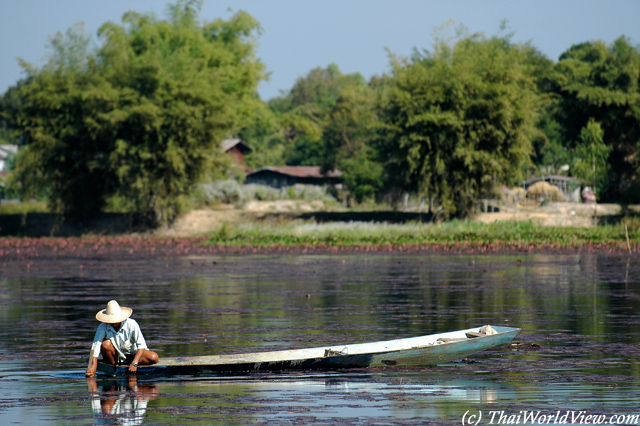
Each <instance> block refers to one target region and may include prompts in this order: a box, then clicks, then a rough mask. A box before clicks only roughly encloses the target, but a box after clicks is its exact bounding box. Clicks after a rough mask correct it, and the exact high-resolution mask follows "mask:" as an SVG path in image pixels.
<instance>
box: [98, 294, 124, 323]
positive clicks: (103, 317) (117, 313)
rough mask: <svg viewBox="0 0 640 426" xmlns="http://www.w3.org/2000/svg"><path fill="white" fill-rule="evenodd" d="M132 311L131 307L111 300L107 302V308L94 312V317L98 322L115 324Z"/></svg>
mask: <svg viewBox="0 0 640 426" xmlns="http://www.w3.org/2000/svg"><path fill="white" fill-rule="evenodd" d="M132 312H133V309H131V308H125V307H124V306H120V305H118V302H116V301H115V300H112V301H110V302H109V303H107V309H103V310H101V311H100V312H98V313H97V314H96V319H97V320H98V321H100V322H106V323H109V324H115V323H118V322H122V321H124V320H126V319H127V318H129V317H130V316H131V313H132Z"/></svg>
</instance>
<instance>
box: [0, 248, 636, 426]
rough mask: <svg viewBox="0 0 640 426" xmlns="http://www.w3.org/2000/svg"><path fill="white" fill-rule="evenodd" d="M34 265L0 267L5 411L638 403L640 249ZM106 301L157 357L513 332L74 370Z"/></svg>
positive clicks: (380, 419)
mask: <svg viewBox="0 0 640 426" xmlns="http://www.w3.org/2000/svg"><path fill="white" fill-rule="evenodd" d="M31 262H32V263H33V264H31V265H30V266H29V267H27V266H26V262H20V261H14V262H7V263H5V264H4V265H3V271H2V272H3V273H2V275H0V323H1V324H2V327H0V423H1V424H11V423H14V424H60V425H74V424H92V423H97V424H105V423H106V424H109V423H111V424H146V423H149V424H185V423H189V424H262V423H270V424H271V423H273V424H307V423H311V424H367V423H375V424H419V423H425V422H437V423H450V424H454V423H455V424H460V423H461V422H462V419H463V416H464V415H465V414H467V415H478V414H479V413H482V415H483V416H484V417H483V421H482V424H489V421H488V418H487V416H491V415H492V414H491V412H493V413H494V414H493V415H494V416H498V414H496V413H502V414H500V415H504V416H508V415H517V414H518V413H519V412H526V413H529V412H532V413H533V412H538V414H539V415H543V416H551V415H554V416H555V415H564V414H565V413H569V412H571V413H573V414H574V415H576V414H575V413H578V412H579V411H580V410H582V411H584V412H585V413H586V414H594V415H595V414H599V415H600V414H601V415H607V416H613V415H625V416H633V415H634V414H640V412H639V411H638V407H637V401H638V399H639V397H640V391H639V390H638V389H640V388H639V387H638V385H639V384H640V356H639V355H640V349H639V347H640V346H639V343H640V313H639V312H640V282H639V281H638V277H640V262H639V259H637V258H633V257H632V258H629V257H626V256H606V255H584V254H581V255H554V256H545V255H529V256H500V255H493V256H472V255H465V256H457V255H456V256H453V255H428V256H425V255H416V254H412V255H380V254H376V255H335V256H332V255H256V256H201V257H182V258H151V259H149V258H144V259H140V258H135V257H132V258H129V259H126V258H125V259H122V258H119V259H111V258H108V257H107V258H103V259H87V258H83V257H82V256H78V257H75V258H68V257H67V258H59V259H47V260H33V261H31ZM112 298H115V299H118V300H119V301H120V302H121V304H122V305H124V306H131V307H132V308H133V309H134V314H133V317H134V318H135V319H136V320H137V321H138V322H139V323H140V324H141V326H142V330H143V332H144V334H145V338H146V340H147V342H148V343H149V345H150V346H151V349H153V350H155V351H157V352H158V353H159V354H160V356H185V355H208V354H221V353H233V352H250V351H263V350H272V349H276V350H277V349H289V348H299V347H311V346H314V347H315V346H321V345H325V344H326V345H333V344H336V343H358V342H365V341H377V340H385V339H389V338H398V337H409V336H416V335H422V334H430V333H434V332H441V331H449V330H455V329H460V328H469V327H472V326H477V325H483V324H495V325H503V324H506V325H511V326H517V327H522V328H523V332H522V333H521V335H520V336H518V338H517V341H515V342H513V344H511V345H508V346H505V347H498V348H494V349H491V350H488V351H485V352H482V353H479V354H477V355H474V356H473V357H471V358H470V359H465V360H460V361H457V362H454V363H450V364H446V365H443V366H437V367H432V368H420V369H398V368H387V369H369V370H354V371H348V372H339V373H338V372H308V371H307V372H288V373H277V374H276V373H271V374H270V373H265V374H259V375H246V376H233V377H211V376H190V377H173V378H163V379H162V380H159V379H157V378H156V379H153V380H150V379H143V378H135V377H132V378H127V379H124V380H122V379H121V380H115V379H105V378H100V379H97V380H93V379H85V378H84V374H83V372H84V370H82V368H84V366H86V360H87V355H88V348H89V345H90V342H91V339H92V337H93V333H94V332H95V328H96V326H97V322H96V321H95V320H94V319H93V317H94V315H95V312H97V311H98V310H100V309H102V308H103V307H104V304H105V302H106V301H107V300H109V299H112ZM474 413H475V414H474ZM558 413H560V414H558ZM494 420H495V419H494ZM513 420H515V418H514V419H513ZM574 420H576V419H574ZM578 420H579V419H578ZM616 420H618V419H616ZM623 420H624V422H626V423H627V424H636V423H638V421H635V422H633V420H634V418H633V417H628V418H627V417H625V418H623ZM530 423H531V422H530ZM538 423H539V422H538ZM493 424H496V423H495V422H494V423H493ZM520 424H523V422H521V423H520Z"/></svg>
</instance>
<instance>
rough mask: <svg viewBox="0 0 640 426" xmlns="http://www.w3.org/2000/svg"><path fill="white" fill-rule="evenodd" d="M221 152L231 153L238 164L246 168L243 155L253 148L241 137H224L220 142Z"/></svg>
mask: <svg viewBox="0 0 640 426" xmlns="http://www.w3.org/2000/svg"><path fill="white" fill-rule="evenodd" d="M220 146H221V148H222V152H226V153H227V154H230V155H232V156H233V157H234V158H235V159H236V161H237V163H238V164H240V166H242V167H243V168H245V169H246V166H245V165H244V156H245V155H247V154H248V153H250V152H251V151H253V148H251V146H250V145H249V144H248V143H246V142H245V141H243V140H242V139H225V140H223V141H222V142H221V143H220Z"/></svg>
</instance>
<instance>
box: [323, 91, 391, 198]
mask: <svg viewBox="0 0 640 426" xmlns="http://www.w3.org/2000/svg"><path fill="white" fill-rule="evenodd" d="M375 96H376V93H375V92H374V91H373V90H372V89H370V88H369V86H367V85H357V86H351V87H347V88H344V89H342V90H341V92H340V95H339V96H338V98H337V101H336V104H335V105H334V106H333V107H332V108H331V111H330V113H329V115H328V118H327V121H326V124H325V127H324V130H323V140H324V143H325V152H326V155H325V157H324V159H323V162H322V166H323V169H324V170H332V169H339V170H340V171H341V172H342V175H343V180H344V183H345V184H346V187H347V189H348V190H349V192H350V193H351V194H352V195H353V197H354V198H355V200H356V201H357V202H362V201H364V200H366V199H370V198H372V197H374V196H375V195H376V193H377V192H378V191H379V190H380V189H381V188H382V185H383V183H384V182H383V179H384V176H383V175H384V170H383V167H382V162H381V161H380V159H379V153H378V150H377V142H378V134H379V130H380V127H381V124H380V120H379V117H378V111H377V103H376V97H375Z"/></svg>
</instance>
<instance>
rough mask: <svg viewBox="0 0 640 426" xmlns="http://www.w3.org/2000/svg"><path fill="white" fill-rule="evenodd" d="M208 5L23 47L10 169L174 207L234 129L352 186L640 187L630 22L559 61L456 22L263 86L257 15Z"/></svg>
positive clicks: (259, 159)
mask: <svg viewBox="0 0 640 426" xmlns="http://www.w3.org/2000/svg"><path fill="white" fill-rule="evenodd" d="M199 5H200V2H199V1H198V0H180V1H178V3H176V4H175V5H174V6H172V7H171V8H170V12H169V15H168V17H167V19H166V20H159V19H157V18H155V17H153V16H151V15H141V14H138V13H135V12H129V13H127V14H125V16H124V17H123V19H122V24H121V25H117V24H114V23H110V22H109V23H106V24H105V25H103V27H102V28H101V29H100V31H99V36H100V43H99V44H98V47H97V48H91V46H92V44H91V39H90V37H89V36H88V35H86V34H85V33H84V31H83V29H82V27H80V26H76V27H73V28H71V29H69V30H68V31H67V33H66V35H62V34H58V35H57V36H56V37H54V38H53V39H52V40H51V55H50V57H49V60H48V62H47V63H46V64H45V65H44V66H43V67H41V68H36V67H32V66H29V65H28V64H23V66H24V67H25V69H26V70H27V75H28V76H27V78H26V79H24V80H22V81H20V82H19V83H18V84H17V85H16V86H14V87H12V88H11V89H10V90H9V91H7V93H5V94H4V96H3V97H2V99H0V110H1V112H2V114H1V116H2V118H1V119H0V141H7V140H9V141H15V140H21V141H22V143H23V144H24V147H23V148H22V149H21V152H20V155H19V156H18V159H17V162H16V164H15V171H14V173H13V175H12V178H11V180H10V182H9V183H10V185H11V186H12V187H13V188H14V189H15V188H19V189H20V191H21V192H22V194H23V197H36V198H38V197H40V198H41V197H42V196H47V197H48V199H49V205H50V206H51V207H52V208H53V209H57V210H60V211H64V212H66V213H68V214H73V215H80V216H88V215H92V214H94V213H96V212H99V211H102V210H104V209H105V206H106V205H107V204H108V203H112V204H113V203H114V202H118V203H119V204H120V206H121V208H123V209H125V210H129V211H134V210H135V211H142V212H146V213H147V214H148V215H149V216H150V217H152V218H155V220H157V221H158V222H166V221H170V220H172V219H173V218H174V217H175V216H176V215H177V214H178V213H179V212H180V210H181V208H182V206H183V204H184V203H185V202H186V199H187V198H188V197H189V196H191V195H193V194H194V193H195V194H197V188H202V186H201V185H200V186H199V185H198V184H200V183H203V182H207V181H208V182H211V181H213V180H215V179H218V178H221V177H227V175H228V174H227V173H226V172H227V170H228V167H229V161H228V157H227V156H224V155H222V154H221V153H220V150H219V145H218V144H219V142H220V141H221V140H222V139H224V138H226V137H240V138H242V139H244V140H245V141H247V142H248V143H249V144H250V145H251V146H252V147H253V148H254V151H253V152H252V153H251V154H250V155H248V156H247V157H246V158H245V164H246V165H247V166H249V167H250V168H254V169H255V168H259V167H263V166H278V165H314V166H321V167H322V169H323V170H324V171H329V170H334V169H339V170H341V171H342V173H343V185H344V190H343V191H342V192H341V193H340V194H338V195H339V197H346V198H347V199H348V200H350V201H353V202H363V201H366V200H370V199H374V198H377V199H381V198H383V197H384V198H385V199H387V200H394V199H398V198H399V195H400V194H402V193H411V194H414V195H417V196H418V197H419V198H422V199H423V200H427V201H428V205H429V208H431V209H433V210H434V211H436V212H440V213H441V214H442V215H443V216H445V217H451V216H466V215H468V214H470V213H471V212H472V211H473V210H474V209H475V208H476V206H477V204H478V199H479V198H483V197H488V196H492V195H493V194H495V193H496V191H497V189H498V188H500V187H501V186H502V185H508V186H519V183H520V181H521V179H522V178H527V177H531V176H539V175H545V174H560V173H564V174H568V175H570V176H574V177H577V178H580V179H582V180H583V181H584V183H585V185H589V186H594V187H595V189H596V194H597V196H598V199H599V200H604V201H628V202H637V197H638V195H640V183H639V182H638V178H637V176H638V168H639V167H640V163H639V162H638V161H639V160H638V154H639V153H638V150H639V149H640V92H639V84H640V52H639V50H638V48H637V47H635V46H633V45H632V44H631V42H630V41H629V40H627V39H626V38H624V37H620V38H619V39H617V40H616V41H615V42H614V43H612V44H611V45H607V44H605V43H603V42H599V41H593V42H587V43H582V44H579V45H576V46H572V47H570V48H569V49H568V50H567V51H566V52H565V53H564V54H563V55H562V56H561V57H560V58H559V60H558V61H557V62H554V61H552V60H550V59H548V58H546V57H545V56H544V55H542V54H541V53H540V52H538V51H537V50H536V49H535V48H534V47H532V46H531V45H529V44H515V43H513V42H512V41H511V38H510V36H509V35H506V36H492V37H487V36H484V35H482V34H468V33H467V32H466V30H464V28H463V27H459V28H458V31H457V33H456V35H455V36H454V37H449V36H447V34H444V37H440V38H438V39H436V40H435V43H434V45H433V47H432V49H431V50H423V51H418V50H416V51H415V53H414V55H413V56H412V57H410V58H399V57H396V56H395V55H394V54H393V53H391V55H390V56H391V60H390V65H391V71H390V73H389V74H387V75H383V76H376V77H373V78H372V79H371V80H370V81H366V80H365V78H364V77H363V76H362V75H360V74H359V73H353V74H344V73H342V72H341V71H340V69H339V68H338V66H337V65H335V64H331V65H329V66H327V67H326V68H322V67H318V68H315V69H312V70H311V71H310V72H309V73H308V74H307V75H306V76H304V77H301V78H300V79H298V80H297V81H296V83H295V84H294V86H293V87H292V88H291V90H290V91H288V92H286V93H282V94H281V96H278V97H276V98H274V99H271V100H269V101H268V102H263V101H262V100H260V99H259V98H258V96H257V94H256V88H257V85H258V83H259V82H260V81H261V80H262V79H264V78H265V68H264V65H263V64H262V63H260V61H258V60H257V59H256V58H255V49H256V45H255V38H254V36H255V34H256V33H258V32H259V31H260V27H259V25H258V23H257V22H256V21H255V20H254V19H253V18H252V17H251V16H249V15H247V14H246V13H243V12H239V13H236V14H235V15H233V16H232V17H231V18H230V19H229V20H226V21H225V20H220V19H219V20H216V21H213V22H210V23H201V22H200V21H199V19H198V11H199ZM10 129H12V130H13V131H14V133H13V134H10V133H9V130H10ZM240 175H241V174H236V176H240ZM194 191H195V192H194ZM114 200H115V201H114Z"/></svg>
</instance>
